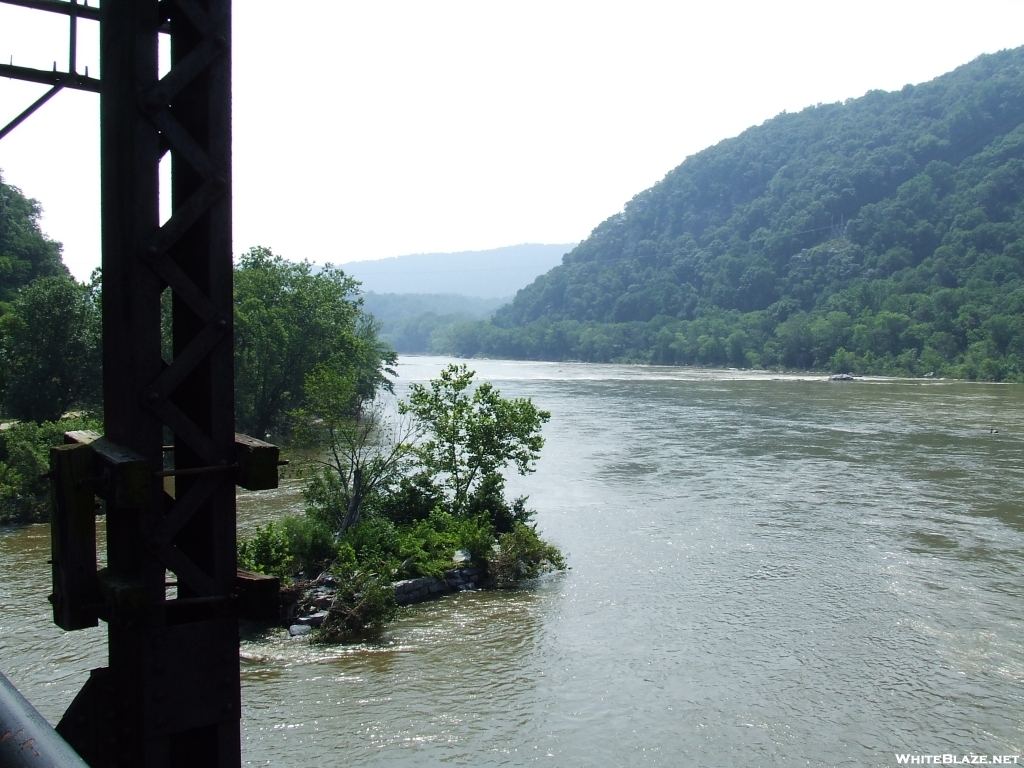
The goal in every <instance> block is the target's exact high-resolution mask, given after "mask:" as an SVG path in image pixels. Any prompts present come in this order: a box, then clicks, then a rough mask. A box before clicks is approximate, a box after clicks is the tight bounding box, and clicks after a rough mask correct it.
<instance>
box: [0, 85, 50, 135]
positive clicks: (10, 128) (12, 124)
mask: <svg viewBox="0 0 1024 768" xmlns="http://www.w3.org/2000/svg"><path fill="white" fill-rule="evenodd" d="M63 87H64V86H63V85H55V86H53V88H51V89H50V90H48V91H47V92H46V93H44V94H43V95H42V96H40V97H39V98H38V99H36V100H35V101H34V102H32V105H31V106H30V107H29V108H28V109H26V110H25V111H24V112H22V113H21V114H20V115H18V116H17V117H16V118H14V119H13V120H11V122H9V123H8V124H7V125H5V126H4V127H3V128H0V139H2V138H3V137H4V136H6V135H7V134H8V133H10V132H11V131H13V130H14V129H15V128H17V127H18V126H19V125H21V124H22V123H23V122H25V121H26V120H27V119H28V118H29V116H30V115H31V114H32V113H33V112H35V111H36V110H37V109H39V108H40V107H41V106H43V104H45V103H46V102H48V101H49V100H50V99H52V98H53V97H54V96H56V95H57V93H58V92H59V91H60V89H61V88H63Z"/></svg>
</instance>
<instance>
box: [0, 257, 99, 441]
mask: <svg viewBox="0 0 1024 768" xmlns="http://www.w3.org/2000/svg"><path fill="white" fill-rule="evenodd" d="M95 288H96V287H95V286H89V285H83V284H81V283H78V282H77V281H76V280H75V279H74V278H73V277H70V276H68V275H56V276H52V277H41V278H39V279H37V280H36V281H35V282H33V283H31V284H29V285H27V286H25V287H23V288H21V289H20V290H19V291H18V293H17V294H16V295H15V297H14V299H13V301H11V302H10V304H7V305H6V308H5V311H4V313H3V315H2V316H0V397H2V405H3V409H4V411H5V412H6V413H7V414H9V415H10V416H12V417H14V418H17V419H23V420H31V421H36V422H40V423H41V422H44V421H55V420H57V419H59V418H60V417H61V416H62V415H63V414H64V413H65V412H66V411H68V410H69V409H70V408H72V407H74V406H79V407H81V406H95V405H98V404H99V401H100V385H101V381H100V310H99V302H98V300H97V294H96V290H95Z"/></svg>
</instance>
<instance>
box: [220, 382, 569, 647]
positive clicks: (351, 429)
mask: <svg viewBox="0 0 1024 768" xmlns="http://www.w3.org/2000/svg"><path fill="white" fill-rule="evenodd" d="M352 381H353V380H352V378H351V377H345V376H339V375H337V372H331V371H330V370H327V369H319V370H318V371H317V372H315V373H314V374H313V375H311V376H310V377H309V379H308V381H307V389H306V394H307V400H306V406H305V408H303V409H302V410H301V411H298V412H296V415H297V417H298V419H297V426H296V435H297V436H299V437H301V438H302V439H304V440H305V441H306V442H308V443H310V444H312V445H315V446H319V447H320V448H321V449H322V451H323V453H322V456H321V457H319V458H317V459H315V460H314V461H313V465H314V467H315V468H314V469H313V471H312V472H311V474H310V476H309V480H308V483H307V485H306V488H305V490H304V492H303V495H304V498H305V501H306V505H307V506H306V513H305V515H303V516H298V517H285V518H283V519H282V520H280V521H278V522H277V523H275V522H269V523H267V524H266V525H265V526H258V527H257V528H256V531H255V534H254V535H253V536H252V537H251V538H247V539H242V540H240V541H239V543H238V562H239V567H241V568H243V569H247V570H250V571H255V572H258V573H262V574H267V575H274V576H277V577H279V578H280V579H281V581H282V588H281V606H282V620H283V621H284V623H286V624H287V625H288V626H289V631H290V633H291V634H292V636H296V637H297V636H305V635H309V636H310V637H311V639H313V640H314V641H317V642H340V641H347V640H352V639H358V638H360V637H362V636H363V635H364V634H365V633H366V632H367V631H372V630H375V629H380V628H381V627H383V626H384V625H385V624H387V623H388V622H389V621H391V620H392V619H394V617H395V614H396V612H397V610H398V607H399V606H400V605H408V604H410V603H414V602H419V601H421V600H425V599H429V598H431V597H436V596H439V595H442V594H445V593H448V592H453V591H459V590H464V589H475V588H482V587H487V588H499V589H500V588H508V587H514V586H517V585H518V584H519V583H520V582H521V581H523V580H526V579H532V578H536V577H537V576H539V575H540V574H542V573H544V572H550V571H555V570H564V569H565V568H566V563H565V560H564V558H563V556H562V554H561V553H560V552H559V551H558V549H557V548H556V547H554V546H552V545H550V544H548V543H546V542H544V541H543V540H542V539H541V538H540V536H539V535H538V533H537V529H536V526H535V525H534V524H533V523H532V518H533V515H534V512H533V511H532V510H529V509H528V508H527V507H526V497H519V498H516V499H513V500H511V501H510V500H508V499H507V498H506V496H505V480H504V477H503V475H502V474H501V473H502V470H504V469H505V468H506V467H507V466H509V465H511V466H513V467H514V468H515V469H516V471H518V472H519V473H520V474H527V473H529V472H532V471H533V470H534V464H535V462H536V460H537V459H538V458H539V455H540V450H541V448H542V447H543V445H544V440H543V438H542V437H541V426H542V424H543V423H544V422H546V421H547V420H548V419H549V418H550V414H549V413H548V412H546V411H542V410H538V409H537V408H536V407H535V406H534V405H533V403H532V402H531V401H530V400H529V399H526V398H518V399H513V400H509V399H506V398H503V397H501V394H500V393H499V391H498V390H497V389H496V388H494V386H493V385H491V384H490V383H488V382H483V383H480V384H476V383H475V382H474V372H473V371H471V370H469V369H468V368H467V367H466V366H465V365H449V366H448V367H446V368H445V369H444V370H442V371H441V373H440V375H439V376H438V378H436V379H433V380H432V381H430V383H429V385H428V386H424V385H422V384H413V385H412V386H411V388H410V395H409V397H408V399H407V400H404V401H400V402H399V404H398V409H397V413H389V412H388V410H387V408H386V407H385V405H384V404H383V402H382V400H381V399H380V398H378V397H376V394H375V393H374V396H371V397H369V398H365V397H361V396H360V394H359V393H358V392H357V391H356V389H355V388H354V387H353V385H352Z"/></svg>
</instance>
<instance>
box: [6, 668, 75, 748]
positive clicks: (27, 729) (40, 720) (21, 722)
mask: <svg viewBox="0 0 1024 768" xmlns="http://www.w3.org/2000/svg"><path fill="white" fill-rule="evenodd" d="M51 766H52V768H89V766H88V765H86V762H85V761H84V760H82V758H81V757H79V756H78V753H77V752H75V750H73V749H72V748H71V747H70V746H69V745H68V743H67V742H66V741H64V739H62V738H61V737H60V734H59V733H57V732H56V731H55V730H53V728H52V727H51V726H50V724H49V723H48V722H46V720H45V718H44V717H43V716H42V715H40V714H39V712H37V711H36V708H35V707H33V706H32V705H31V704H29V703H28V701H26V699H25V697H24V696H22V695H21V693H19V692H18V689H17V688H15V687H14V685H13V684H12V683H11V681H10V680H8V679H7V678H6V677H4V675H3V673H2V672H0V768H51Z"/></svg>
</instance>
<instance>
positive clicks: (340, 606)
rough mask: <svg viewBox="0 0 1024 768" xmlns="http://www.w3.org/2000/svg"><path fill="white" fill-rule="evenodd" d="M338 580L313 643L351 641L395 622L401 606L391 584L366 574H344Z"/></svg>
mask: <svg viewBox="0 0 1024 768" xmlns="http://www.w3.org/2000/svg"><path fill="white" fill-rule="evenodd" d="M338 576H339V579H338V590H337V591H336V592H335V595H334V601H333V603H332V604H331V607H330V610H328V612H327V617H326V618H325V619H324V623H323V624H321V625H320V626H319V627H318V628H317V629H316V630H315V632H314V634H313V640H314V642H320V643H337V642H342V641H345V640H352V639H354V638H357V637H359V636H361V635H362V634H364V633H366V632H367V631H368V630H375V629H380V628H381V627H383V626H384V625H385V624H387V623H388V622H390V621H394V619H395V616H396V615H397V613H398V604H397V603H396V602H395V590H394V589H392V588H391V584H390V580H388V579H384V578H382V577H381V576H379V575H378V574H373V573H369V572H365V571H348V570H345V571H341V572H340V573H338Z"/></svg>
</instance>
